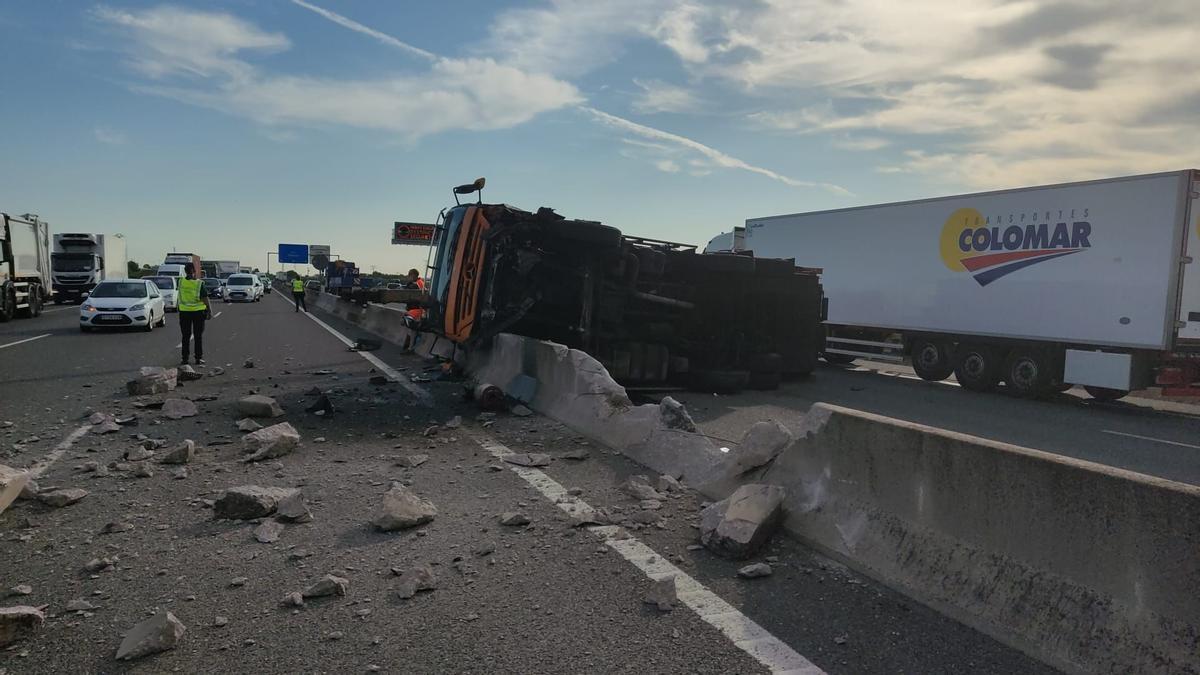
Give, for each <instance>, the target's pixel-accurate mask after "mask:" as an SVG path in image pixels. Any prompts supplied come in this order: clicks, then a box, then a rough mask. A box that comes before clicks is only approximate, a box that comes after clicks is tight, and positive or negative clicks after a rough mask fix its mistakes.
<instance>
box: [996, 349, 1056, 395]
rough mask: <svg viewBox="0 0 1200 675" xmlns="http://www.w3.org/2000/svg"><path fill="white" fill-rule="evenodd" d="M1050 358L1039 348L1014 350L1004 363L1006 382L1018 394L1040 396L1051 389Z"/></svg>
mask: <svg viewBox="0 0 1200 675" xmlns="http://www.w3.org/2000/svg"><path fill="white" fill-rule="evenodd" d="M1052 380H1053V378H1052V377H1051V376H1050V360H1049V359H1047V358H1046V354H1045V353H1043V352H1042V351H1040V350H1037V349H1021V348H1017V349H1014V350H1012V352H1011V353H1010V354H1009V355H1008V359H1007V360H1006V361H1005V364H1004V382H1005V384H1007V385H1008V388H1009V389H1011V390H1012V392H1013V393H1015V394H1016V395H1017V396H1023V397H1025V398H1038V397H1039V396H1044V395H1046V393H1048V392H1049V391H1050V389H1051V381H1052Z"/></svg>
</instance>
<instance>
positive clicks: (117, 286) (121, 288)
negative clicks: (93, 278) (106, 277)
mask: <svg viewBox="0 0 1200 675" xmlns="http://www.w3.org/2000/svg"><path fill="white" fill-rule="evenodd" d="M91 297H93V298H144V297H146V284H144V283H142V282H140V281H120V282H115V281H114V282H108V281H106V282H104V283H102V284H97V285H96V287H95V288H94V289H92V294H91Z"/></svg>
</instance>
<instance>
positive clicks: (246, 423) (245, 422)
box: [237, 417, 262, 431]
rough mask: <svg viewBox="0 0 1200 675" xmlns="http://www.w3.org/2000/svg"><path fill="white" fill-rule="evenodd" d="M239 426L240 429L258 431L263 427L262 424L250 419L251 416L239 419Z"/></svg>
mask: <svg viewBox="0 0 1200 675" xmlns="http://www.w3.org/2000/svg"><path fill="white" fill-rule="evenodd" d="M237 428H238V431H258V430H259V429H261V428H262V425H261V424H259V423H258V422H255V421H254V420H252V419H250V418H249V417H243V418H242V419H240V420H238V423H237Z"/></svg>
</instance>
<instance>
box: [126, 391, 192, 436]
mask: <svg viewBox="0 0 1200 675" xmlns="http://www.w3.org/2000/svg"><path fill="white" fill-rule="evenodd" d="M199 413H200V410H199V408H197V407H196V404H195V403H193V402H191V401H189V400H187V399H186V398H169V399H167V400H165V401H163V407H162V414H163V417H166V418H167V419H172V420H181V419H183V418H185V417H195V416H196V415H198V414H199ZM117 428H118V429H120V427H117Z"/></svg>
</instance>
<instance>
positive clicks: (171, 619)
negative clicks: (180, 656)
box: [117, 612, 187, 661]
mask: <svg viewBox="0 0 1200 675" xmlns="http://www.w3.org/2000/svg"><path fill="white" fill-rule="evenodd" d="M186 630H187V628H186V627H185V626H184V625H183V623H182V622H180V621H179V619H176V618H175V615H174V614H172V613H170V612H163V613H159V614H155V615H154V616H152V617H150V618H149V619H146V620H145V621H143V622H141V623H139V624H138V625H136V626H134V627H133V628H131V629H130V630H129V632H128V633H126V634H125V639H124V640H121V646H120V647H118V648H117V660H118V661H120V660H129V659H137V658H141V657H143V656H149V655H151V654H157V653H159V652H164V651H166V650H168V649H174V648H175V645H177V644H179V640H180V639H181V638H182V637H183V633H184V631H186Z"/></svg>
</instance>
